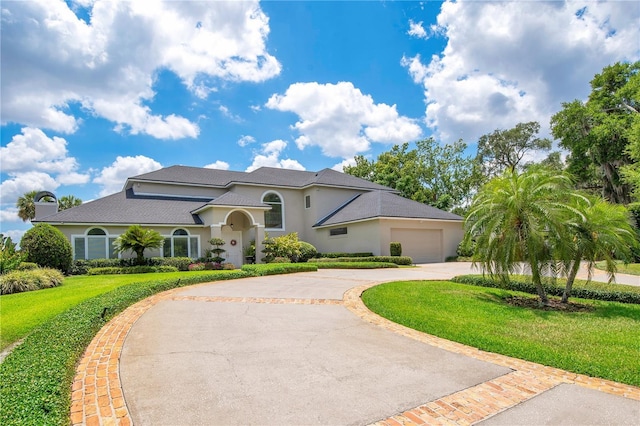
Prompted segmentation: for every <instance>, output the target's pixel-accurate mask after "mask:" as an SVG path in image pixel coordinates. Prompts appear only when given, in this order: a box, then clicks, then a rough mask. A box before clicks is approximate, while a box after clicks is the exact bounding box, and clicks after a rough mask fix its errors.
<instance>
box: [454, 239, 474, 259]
mask: <svg viewBox="0 0 640 426" xmlns="http://www.w3.org/2000/svg"><path fill="white" fill-rule="evenodd" d="M475 248H476V242H475V241H465V240H462V241H461V242H460V243H459V244H458V248H457V249H456V254H457V255H458V256H459V257H469V258H470V257H471V256H473V252H474V251H475Z"/></svg>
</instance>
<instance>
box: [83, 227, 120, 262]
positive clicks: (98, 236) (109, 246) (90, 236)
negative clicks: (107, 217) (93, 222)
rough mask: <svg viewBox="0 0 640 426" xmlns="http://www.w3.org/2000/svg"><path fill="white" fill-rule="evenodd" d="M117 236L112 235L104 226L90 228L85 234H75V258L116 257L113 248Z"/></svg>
mask: <svg viewBox="0 0 640 426" xmlns="http://www.w3.org/2000/svg"><path fill="white" fill-rule="evenodd" d="M115 239H116V238H115V237H110V236H109V234H107V232H106V231H105V230H104V229H102V228H90V229H88V230H87V232H85V234H84V235H74V236H73V257H74V259H87V260H88V259H106V258H110V259H115V258H117V257H118V254H117V253H116V252H115V250H114V248H113V242H114V241H115Z"/></svg>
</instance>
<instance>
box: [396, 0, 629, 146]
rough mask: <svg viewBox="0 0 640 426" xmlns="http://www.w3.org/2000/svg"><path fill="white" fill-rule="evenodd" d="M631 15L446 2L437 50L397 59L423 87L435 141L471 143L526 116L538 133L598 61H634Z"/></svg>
mask: <svg viewBox="0 0 640 426" xmlns="http://www.w3.org/2000/svg"><path fill="white" fill-rule="evenodd" d="M639 19H640V9H638V8H630V7H629V3H627V2H615V1H609V2H591V1H578V2H451V1H447V2H445V3H444V4H443V5H442V8H441V11H440V14H439V15H438V18H437V25H438V27H437V29H438V32H439V33H440V34H442V35H443V36H444V37H446V39H447V45H446V47H445V49H444V50H443V52H442V54H440V55H434V56H432V57H430V58H422V57H421V56H420V55H416V56H412V57H403V58H402V61H401V63H402V65H403V66H405V67H406V68H407V70H408V72H409V73H410V75H411V76H412V77H413V79H414V80H415V81H416V82H417V83H419V84H421V85H422V86H423V87H424V94H425V101H426V103H427V107H426V111H425V120H426V124H427V126H429V127H430V128H431V129H432V130H434V132H435V133H436V135H437V136H439V138H440V139H442V140H445V141H452V140H456V139H458V138H463V139H465V140H466V141H468V142H473V141H475V140H477V138H478V137H479V136H481V135H482V134H485V133H489V132H491V131H493V130H495V129H497V128H510V127H513V126H514V125H515V124H517V123H518V122H524V121H532V120H536V121H539V122H540V124H541V125H542V126H543V132H544V133H546V132H548V123H549V118H550V116H551V115H552V114H553V113H555V112H557V111H559V110H560V108H561V103H562V102H564V101H571V100H573V99H576V98H578V99H584V98H586V96H587V95H588V94H589V91H590V88H589V81H590V80H591V79H592V78H593V76H594V75H595V74H596V73H599V72H600V71H601V70H602V68H603V67H604V66H606V65H609V64H612V63H614V62H616V61H621V60H631V61H633V60H637V59H638V57H639V54H640V50H639V49H638V36H639V32H638V21H639Z"/></svg>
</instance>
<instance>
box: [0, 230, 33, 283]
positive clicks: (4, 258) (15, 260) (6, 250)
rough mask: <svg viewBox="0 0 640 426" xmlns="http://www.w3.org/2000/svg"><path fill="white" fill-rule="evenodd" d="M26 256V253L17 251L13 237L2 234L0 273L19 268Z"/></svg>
mask: <svg viewBox="0 0 640 426" xmlns="http://www.w3.org/2000/svg"><path fill="white" fill-rule="evenodd" d="M26 257H27V254H26V253H20V252H18V251H16V244H15V243H14V242H13V241H11V237H5V236H4V235H2V234H0V274H4V273H7V272H10V271H13V270H14V269H16V268H18V266H19V265H20V264H21V263H22V262H23V261H24V259H25V258H26Z"/></svg>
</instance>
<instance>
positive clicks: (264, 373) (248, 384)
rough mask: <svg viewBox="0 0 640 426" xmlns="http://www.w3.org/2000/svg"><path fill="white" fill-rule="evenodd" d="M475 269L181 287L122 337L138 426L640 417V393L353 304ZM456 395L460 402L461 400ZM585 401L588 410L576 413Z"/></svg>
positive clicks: (125, 378) (124, 381) (633, 420)
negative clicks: (368, 294) (405, 326)
mask: <svg viewBox="0 0 640 426" xmlns="http://www.w3.org/2000/svg"><path fill="white" fill-rule="evenodd" d="M469 271H470V269H469V265H468V264H457V263H453V264H452V263H447V264H430V265H423V266H421V267H419V268H413V269H393V270H391V269H390V270H371V271H370V270H320V271H318V272H314V273H300V274H292V275H280V276H271V277H260V278H248V279H242V280H235V281H228V282H220V283H212V284H207V285H199V286H195V287H191V288H185V289H184V290H181V291H179V292H174V293H172V295H171V296H170V297H167V298H164V299H160V300H159V301H158V302H157V303H156V304H155V305H153V306H152V307H151V308H150V309H148V310H147V311H146V313H144V315H142V316H141V317H140V318H139V319H138V320H137V322H135V324H134V325H133V327H132V328H131V330H130V331H129V333H128V335H127V337H126V340H125V341H124V345H123V347H122V352H121V356H120V367H119V368H120V370H119V373H120V381H121V386H122V391H123V393H124V400H125V401H126V406H127V408H128V410H129V413H130V415H131V419H132V420H133V423H134V424H136V425H196V424H202V425H205V424H206V425H210V424H220V425H250V424H252V425H276V424H278V425H282V424H288V425H311V424H320V425H329V424H330V425H346V424H370V423H374V422H379V424H394V423H392V422H393V421H398V422H403V421H405V420H406V421H412V422H414V423H418V422H419V420H420V419H422V420H424V419H427V420H424V421H425V422H426V423H430V421H428V419H435V418H436V417H434V415H433V414H432V413H430V412H429V411H432V412H433V413H436V414H438V415H440V414H439V412H438V407H439V406H440V407H444V406H447V407H449V408H452V407H453V411H455V410H457V411H459V412H460V413H461V414H460V415H461V416H463V417H460V419H459V420H458V421H454V420H452V419H451V416H449V419H448V421H449V422H450V424H469V423H473V422H475V420H485V421H486V422H488V423H493V424H558V421H559V420H561V419H565V420H567V419H568V421H569V423H567V422H565V423H564V424H638V419H639V418H640V402H639V401H638V400H637V399H638V398H640V396H638V397H636V399H629V398H625V397H623V396H620V395H621V392H618V394H617V395H615V393H616V392H613V393H614V394H609V393H603V392H600V391H596V390H592V389H588V388H586V387H585V386H580V383H579V380H575V379H566V377H565V376H566V375H564V376H563V374H562V373H559V374H556V371H555V370H553V371H552V369H548V370H545V368H546V367H545V368H542V369H539V368H538V367H537V366H535V365H534V367H533V368H532V367H530V366H529V364H530V363H524V362H521V361H519V360H512V359H507V357H500V356H497V357H496V356H495V355H494V354H486V353H479V351H477V350H475V349H473V348H467V347H462V345H457V344H456V345H457V346H454V347H453V349H451V348H450V347H449V343H450V342H446V341H443V342H440V340H438V339H436V340H434V341H431V340H429V338H430V337H428V336H427V335H422V333H417V332H413V331H410V330H407V331H403V330H400V332H398V330H399V329H396V328H394V325H392V324H390V323H387V322H384V321H383V320H378V319H376V318H375V316H373V315H372V314H370V313H367V312H364V311H362V312H364V313H362V314H361V315H360V314H357V312H358V311H357V309H354V308H353V306H351V305H348V304H346V303H345V300H346V298H345V292H346V293H347V294H349V291H350V290H351V289H353V288H354V287H359V288H365V287H367V286H370V285H373V284H374V283H380V282H387V281H393V280H408V279H446V278H450V277H451V276H454V275H458V274H462V273H468V272H469ZM352 299H354V297H352ZM356 299H357V297H356ZM367 318H373V319H372V320H371V321H373V322H376V323H377V324H374V323H372V322H371V321H370V320H369V319H367ZM412 333H414V334H418V336H417V337H415V336H414V334H412ZM420 335H422V336H420ZM424 336H427V337H424ZM457 348H461V349H457ZM505 359H506V360H505ZM537 370H540V371H537ZM531 371H533V372H531ZM549 377H551V378H552V379H549ZM572 377H573V376H572ZM592 387H593V386H592ZM485 388H486V389H487V390H486V391H484V390H483V389H485ZM494 388H501V389H502V391H498V390H496V389H494ZM628 388H629V387H626V388H624V389H627V391H624V392H627V393H628ZM634 389H635V388H633V389H631V393H632V394H633V395H632V397H635V393H634V392H635V390H634ZM483 392H485V393H486V395H485V394H483ZM469 394H472V396H473V395H476V396H474V397H471V396H469ZM515 394H518V395H517V396H516V395H515ZM637 395H640V392H639V393H638V394H637ZM452 398H453V399H452ZM455 398H457V399H455ZM461 398H462V399H461ZM474 398H475V399H474ZM454 399H455V400H456V401H463V402H462V403H459V402H458V403H457V404H458V405H459V406H456V405H455V404H456V402H451V401H453V400H454ZM494 399H495V400H496V401H494ZM445 401H448V402H445ZM464 401H467V403H464ZM504 401H508V403H507V402H504ZM583 403H588V405H589V407H590V411H585V410H583V409H577V408H578V407H577V405H576V404H583ZM428 404H431V405H428ZM501 404H502V405H501ZM505 404H506V405H505ZM465 405H466V407H465ZM431 406H433V407H434V408H433V409H430V408H429V407H431ZM445 411H451V410H448V409H446V410H445ZM453 411H452V412H453ZM466 411H469V412H470V413H467V415H468V416H467V417H468V418H467V419H465V418H464V416H465V414H464V413H465V412H466ZM541 412H547V413H548V414H550V415H549V416H547V417H543V416H540V413H541ZM473 413H480V414H482V415H480V416H479V417H478V416H476V417H473ZM392 416H395V420H394V419H391V417H392ZM403 416H404V417H403ZM412 416H413V417H412ZM429 416H431V417H429ZM403 419H405V420H403ZM474 419H475V420H474ZM434 423H435V420H434Z"/></svg>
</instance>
